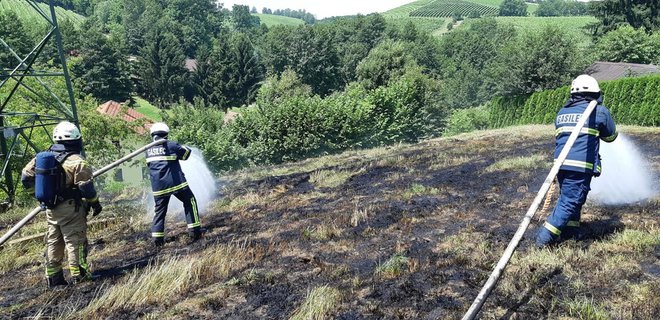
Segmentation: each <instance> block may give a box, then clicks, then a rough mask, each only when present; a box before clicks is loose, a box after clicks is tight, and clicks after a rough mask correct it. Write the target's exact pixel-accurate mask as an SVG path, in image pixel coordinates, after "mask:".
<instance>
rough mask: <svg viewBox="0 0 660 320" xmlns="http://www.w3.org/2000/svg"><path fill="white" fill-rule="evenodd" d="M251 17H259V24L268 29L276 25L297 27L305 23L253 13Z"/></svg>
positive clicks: (294, 19)
mask: <svg viewBox="0 0 660 320" xmlns="http://www.w3.org/2000/svg"><path fill="white" fill-rule="evenodd" d="M253 15H255V16H257V17H259V19H260V20H261V23H264V24H266V26H268V27H272V26H277V25H285V26H297V25H301V24H305V21H302V20H300V19H296V18H289V17H283V16H276V15H273V14H261V13H253Z"/></svg>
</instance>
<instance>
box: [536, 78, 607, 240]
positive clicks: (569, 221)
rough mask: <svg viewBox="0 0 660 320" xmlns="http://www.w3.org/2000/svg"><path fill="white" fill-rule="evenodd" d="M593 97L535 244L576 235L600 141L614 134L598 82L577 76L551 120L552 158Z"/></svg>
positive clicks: (597, 161) (596, 172) (594, 173)
mask: <svg viewBox="0 0 660 320" xmlns="http://www.w3.org/2000/svg"><path fill="white" fill-rule="evenodd" d="M594 100H595V101H597V102H598V105H597V106H596V109H595V110H594V111H593V112H592V113H591V116H590V117H589V120H587V122H586V123H585V125H584V128H582V130H581V131H580V135H579V136H578V138H577V140H576V141H575V144H574V145H573V147H572V148H571V150H570V151H569V153H568V156H567V157H566V160H565V161H564V163H563V164H562V166H561V168H560V169H559V173H558V174H557V181H558V182H559V187H560V196H559V200H558V201H557V206H556V207H555V209H554V211H553V212H552V214H551V215H550V216H549V217H548V219H547V221H546V222H545V224H544V225H543V227H541V228H540V229H539V232H538V234H537V236H536V245H537V246H538V247H544V246H547V245H549V244H553V243H557V242H559V241H561V240H564V239H569V238H579V231H580V211H581V210H582V205H583V204H584V203H585V202H586V200H587V194H588V193H589V190H591V188H590V186H591V179H592V177H594V176H595V177H598V176H599V175H600V172H601V166H600V156H599V155H598V149H599V147H600V140H602V141H605V142H612V141H614V140H615V139H616V138H617V136H618V133H617V131H616V126H615V124H614V120H612V116H611V115H610V112H609V110H608V109H607V108H606V107H605V106H604V105H603V104H602V103H603V95H602V93H601V91H600V87H599V85H598V81H596V79H594V78H593V77H591V76H588V75H581V76H578V77H577V78H575V80H573V83H572V84H571V97H570V99H569V100H568V102H567V103H566V105H564V107H563V108H562V109H561V110H559V113H558V114H557V118H556V119H555V129H556V132H555V135H556V143H555V159H557V158H558V157H559V154H560V153H561V150H562V149H563V148H564V146H565V145H566V141H568V137H569V136H570V135H571V132H573V129H574V128H575V125H576V124H577V122H578V121H579V120H580V118H581V115H582V114H583V113H584V111H585V110H586V109H587V106H588V105H589V103H590V102H591V101H594Z"/></svg>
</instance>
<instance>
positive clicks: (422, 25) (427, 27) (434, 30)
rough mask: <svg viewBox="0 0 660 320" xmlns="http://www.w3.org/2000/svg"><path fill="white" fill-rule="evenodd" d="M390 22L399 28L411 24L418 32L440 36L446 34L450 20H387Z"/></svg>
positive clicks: (408, 18)
mask: <svg viewBox="0 0 660 320" xmlns="http://www.w3.org/2000/svg"><path fill="white" fill-rule="evenodd" d="M388 20H389V21H390V22H392V23H394V24H396V25H397V26H399V27H403V26H404V25H405V24H406V23H408V22H412V23H413V24H415V26H416V27H417V29H418V30H421V31H424V32H428V33H431V34H433V35H440V34H443V33H445V32H447V24H448V23H449V22H450V21H451V18H424V17H407V18H389V19H388Z"/></svg>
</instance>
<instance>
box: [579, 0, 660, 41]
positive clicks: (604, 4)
mask: <svg viewBox="0 0 660 320" xmlns="http://www.w3.org/2000/svg"><path fill="white" fill-rule="evenodd" d="M590 5H591V11H592V13H593V15H594V16H596V18H597V19H598V20H599V22H598V23H596V24H595V25H594V28H595V34H597V35H602V34H605V33H607V32H609V31H611V30H615V29H617V28H619V27H620V26H622V25H624V24H629V25H631V26H633V27H634V28H644V30H646V32H648V33H651V32H653V30H657V29H659V28H660V1H657V0H625V1H623V0H604V1H595V2H592V3H590Z"/></svg>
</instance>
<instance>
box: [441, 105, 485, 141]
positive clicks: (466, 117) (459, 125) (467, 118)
mask: <svg viewBox="0 0 660 320" xmlns="http://www.w3.org/2000/svg"><path fill="white" fill-rule="evenodd" d="M489 124H490V111H489V109H488V108H487V107H485V106H481V107H477V108H470V109H458V110H455V111H454V112H453V113H452V114H451V116H449V119H448V120H447V127H446V128H445V135H448V136H452V135H456V134H459V133H464V132H470V131H474V130H483V129H487V128H488V127H489Z"/></svg>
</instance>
